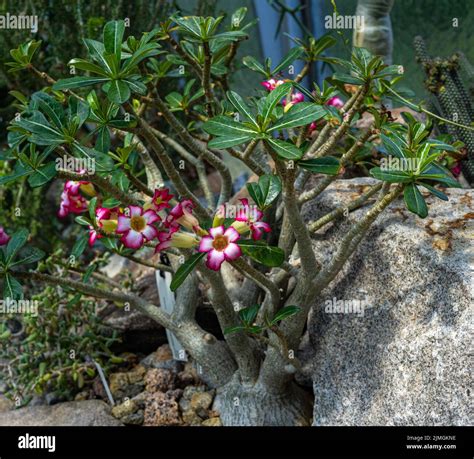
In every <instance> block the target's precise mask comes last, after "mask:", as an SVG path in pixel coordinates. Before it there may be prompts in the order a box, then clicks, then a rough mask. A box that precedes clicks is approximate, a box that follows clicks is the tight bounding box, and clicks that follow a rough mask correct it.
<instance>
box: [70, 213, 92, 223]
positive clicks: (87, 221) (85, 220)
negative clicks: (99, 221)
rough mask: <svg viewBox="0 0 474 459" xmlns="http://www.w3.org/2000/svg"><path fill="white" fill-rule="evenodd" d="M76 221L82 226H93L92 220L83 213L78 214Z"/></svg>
mask: <svg viewBox="0 0 474 459" xmlns="http://www.w3.org/2000/svg"><path fill="white" fill-rule="evenodd" d="M74 221H75V222H76V223H79V225H82V226H91V225H92V222H91V221H90V220H89V219H88V218H85V217H83V216H82V215H79V216H77V217H76V218H75V219H74Z"/></svg>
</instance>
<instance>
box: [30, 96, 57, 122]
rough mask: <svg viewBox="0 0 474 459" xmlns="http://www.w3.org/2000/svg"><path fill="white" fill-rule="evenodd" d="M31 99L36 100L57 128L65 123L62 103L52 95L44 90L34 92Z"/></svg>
mask: <svg viewBox="0 0 474 459" xmlns="http://www.w3.org/2000/svg"><path fill="white" fill-rule="evenodd" d="M31 100H32V101H34V102H36V103H37V104H38V106H39V108H40V109H41V111H42V112H44V113H45V114H46V115H47V116H48V117H49V119H50V120H51V121H52V123H53V124H54V125H55V126H56V127H57V128H59V129H61V128H62V127H63V124H64V123H65V116H64V109H63V107H62V105H61V104H60V103H59V102H58V101H57V100H56V99H55V98H54V97H52V96H50V95H49V94H46V93H45V92H41V91H40V92H35V93H34V94H33V95H32V96H31Z"/></svg>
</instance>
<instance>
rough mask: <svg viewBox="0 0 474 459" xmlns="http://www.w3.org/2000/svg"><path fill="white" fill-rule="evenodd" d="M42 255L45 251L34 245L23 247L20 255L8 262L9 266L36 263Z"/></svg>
mask: <svg viewBox="0 0 474 459" xmlns="http://www.w3.org/2000/svg"><path fill="white" fill-rule="evenodd" d="M44 255H45V253H44V252H43V251H42V250H40V249H37V248H36V247H24V248H23V250H21V252H20V256H19V257H18V258H17V259H16V260H14V261H12V262H11V263H9V268H11V267H12V266H17V265H27V264H31V263H36V262H37V261H39V260H41V259H42V258H44Z"/></svg>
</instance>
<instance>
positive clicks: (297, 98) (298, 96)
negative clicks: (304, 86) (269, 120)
mask: <svg viewBox="0 0 474 459" xmlns="http://www.w3.org/2000/svg"><path fill="white" fill-rule="evenodd" d="M300 102H304V94H303V93H302V92H298V91H297V92H295V93H293V94H292V95H291V97H290V102H288V100H287V99H284V100H283V107H285V108H286V106H287V104H289V105H290V106H291V107H292V106H293V105H296V104H299V103H300ZM289 108H290V107H288V110H289Z"/></svg>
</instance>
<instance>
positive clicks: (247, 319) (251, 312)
mask: <svg viewBox="0 0 474 459" xmlns="http://www.w3.org/2000/svg"><path fill="white" fill-rule="evenodd" d="M260 306H261V305H260V304H254V305H253V306H248V307H247V308H243V309H241V310H240V311H239V318H240V320H241V321H242V322H243V324H244V325H245V326H246V327H250V326H251V325H252V324H253V323H254V321H255V319H256V317H257V314H258V311H259V309H260Z"/></svg>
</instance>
